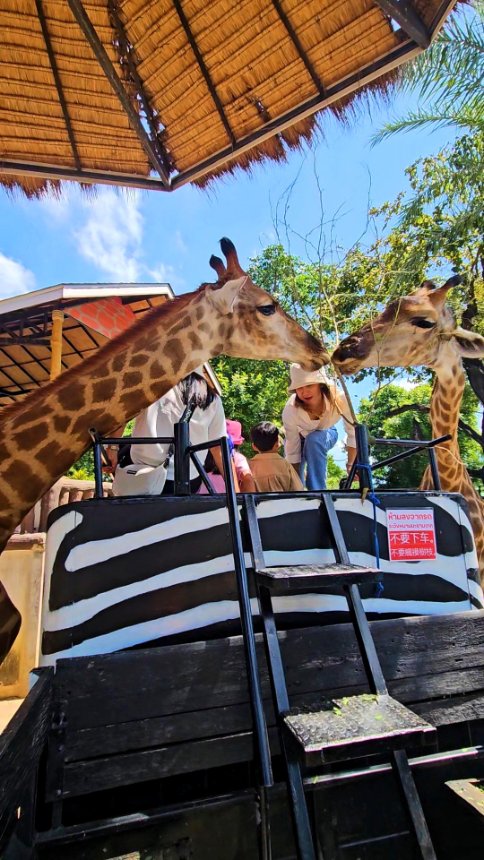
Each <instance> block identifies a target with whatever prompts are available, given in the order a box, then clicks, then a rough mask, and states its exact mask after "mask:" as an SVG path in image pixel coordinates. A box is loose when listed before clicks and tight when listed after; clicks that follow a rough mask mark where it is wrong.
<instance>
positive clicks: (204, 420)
mask: <svg viewBox="0 0 484 860" xmlns="http://www.w3.org/2000/svg"><path fill="white" fill-rule="evenodd" d="M189 403H192V404H194V405H195V408H194V410H193V413H192V416H191V418H190V424H189V435H190V443H191V444H192V445H198V444H200V443H202V442H211V441H213V440H214V439H220V438H221V437H222V436H226V435H227V430H226V426H225V414H224V408H223V405H222V401H221V399H220V397H219V395H218V394H217V392H216V391H215V390H214V389H213V388H212V387H211V386H210V385H209V384H208V383H207V380H206V378H205V376H204V374H203V368H202V367H200V368H197V369H196V370H195V371H193V373H190V374H188V376H186V377H185V378H184V379H182V380H181V381H180V382H179V383H178V384H177V385H175V386H174V388H171V389H170V391H167V393H166V394H164V395H163V397H160V399H159V400H156V401H155V403H152V404H151V406H148V407H147V408H146V409H144V410H143V412H141V413H140V414H139V415H138V417H137V418H136V421H135V424H134V428H133V432H132V436H155V437H156V436H166V437H172V436H173V426H174V424H176V423H177V422H178V421H179V420H180V418H181V416H182V415H183V413H184V411H185V409H186V407H187V405H188V404H189ZM168 450H169V445H163V444H161V443H152V444H146V443H145V444H142V443H138V444H137V443H136V442H133V443H132V444H131V451H130V455H131V460H132V462H133V463H135V464H144V465H147V466H159V465H160V464H161V463H163V462H164V461H165V459H166V457H167V455H168ZM211 450H212V454H213V458H214V460H215V462H216V464H217V467H218V469H219V471H220V474H221V475H223V474H224V470H223V465H222V455H221V451H220V448H218V447H215V448H212V449H211ZM201 483H202V481H201V478H200V476H199V475H198V472H197V469H196V467H195V465H194V464H193V463H192V462H191V461H190V490H191V492H192V493H196V492H197V491H198V489H199V488H200V485H201ZM174 488H175V472H174V457H170V460H169V462H168V466H167V475H166V482H165V486H164V488H163V492H162V495H171V494H173V492H174Z"/></svg>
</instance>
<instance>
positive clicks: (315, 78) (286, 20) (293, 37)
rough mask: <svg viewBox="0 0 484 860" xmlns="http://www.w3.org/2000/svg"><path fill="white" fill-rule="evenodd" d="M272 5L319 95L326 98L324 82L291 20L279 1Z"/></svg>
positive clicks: (276, 0)
mask: <svg viewBox="0 0 484 860" xmlns="http://www.w3.org/2000/svg"><path fill="white" fill-rule="evenodd" d="M272 5H273V6H274V9H275V10H276V12H277V14H278V16H279V18H280V19H281V21H282V23H283V24H284V27H285V28H286V30H287V33H288V35H289V38H290V40H291V42H292V43H293V45H294V47H295V49H296V51H297V53H298V54H299V56H300V58H301V60H302V61H303V63H304V65H305V67H306V70H307V71H308V73H309V75H310V77H311V79H312V81H313V84H314V86H315V87H316V89H317V91H318V93H320V94H321V95H322V96H324V86H323V84H322V81H321V80H320V78H319V77H318V75H317V74H316V71H315V70H314V68H313V65H312V63H311V61H310V59H309V57H308V55H307V54H306V51H305V50H304V48H303V46H302V44H301V42H300V41H299V37H298V35H297V33H296V31H295V30H294V28H293V26H292V24H291V22H290V20H289V18H288V17H287V15H286V13H285V12H284V9H283V8H282V6H281V4H280V2H279V0H272Z"/></svg>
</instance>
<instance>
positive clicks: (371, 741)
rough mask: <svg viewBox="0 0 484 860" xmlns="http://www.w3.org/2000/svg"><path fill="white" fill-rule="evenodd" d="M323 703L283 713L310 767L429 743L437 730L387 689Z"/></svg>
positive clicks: (285, 721) (287, 725)
mask: <svg viewBox="0 0 484 860" xmlns="http://www.w3.org/2000/svg"><path fill="white" fill-rule="evenodd" d="M322 705H323V707H322V708H321V709H320V710H317V711H316V710H314V711H310V712H309V713H289V714H287V715H286V716H285V717H284V723H285V725H286V727H287V729H288V730H289V732H290V734H291V737H292V738H293V739H294V740H295V741H296V742H297V745H298V747H299V752H300V754H302V755H303V756H304V759H305V763H306V765H307V766H309V767H311V766H315V765H317V764H321V762H325V761H338V760H341V759H343V758H349V757H354V756H359V755H372V754H374V753H376V752H381V751H382V749H402V748H404V747H405V746H407V745H419V744H421V743H429V742H430V741H432V740H433V738H435V736H436V735H435V728H434V727H433V726H432V725H430V723H427V722H426V721H425V720H423V719H422V717H419V716H418V715H417V714H414V712H413V711H410V710H409V709H408V708H406V707H405V705H402V704H401V703H400V702H397V701H396V699H393V698H392V697H391V696H389V695H387V694H385V695H373V694H371V693H364V694H362V695H359V696H344V697H342V698H341V699H330V700H327V701H325V702H323V703H322Z"/></svg>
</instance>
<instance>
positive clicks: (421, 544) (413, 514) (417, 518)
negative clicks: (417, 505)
mask: <svg viewBox="0 0 484 860" xmlns="http://www.w3.org/2000/svg"><path fill="white" fill-rule="evenodd" d="M387 527H388V547H389V550H390V561H428V560H432V559H436V558H437V542H436V539H435V523H434V512H433V510H432V509H430V508H427V509H422V510H398V511H395V510H388V511H387Z"/></svg>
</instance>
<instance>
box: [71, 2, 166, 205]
mask: <svg viewBox="0 0 484 860" xmlns="http://www.w3.org/2000/svg"><path fill="white" fill-rule="evenodd" d="M68 3H69V6H70V9H71V12H72V14H73V15H74V18H75V19H76V21H77V23H78V24H79V27H80V28H81V30H82V32H83V33H84V36H85V37H86V40H87V41H88V42H89V44H90V46H91V48H92V50H93V52H94V55H95V57H96V59H97V61H98V63H99V65H100V66H101V68H102V70H103V72H104V74H105V75H106V78H107V79H108V81H109V83H110V84H111V86H112V88H113V90H114V92H115V93H116V95H117V97H118V99H119V101H120V102H121V105H122V107H123V108H124V111H125V113H126V114H127V116H128V119H129V122H130V124H131V127H132V129H133V130H134V131H135V132H136V134H137V136H138V140H139V142H140V143H141V146H142V147H143V149H144V151H145V153H146V155H147V157H148V160H149V161H150V163H151V165H152V167H153V168H154V169H155V170H156V171H157V173H158V174H159V176H160V178H161V181H162V183H163V184H164V185H165V186H166V187H167V188H169V187H170V177H169V175H168V173H167V171H166V170H165V166H164V164H163V161H162V158H161V157H160V155H159V153H158V152H157V151H156V147H157V141H152V140H151V138H150V137H149V136H148V134H147V133H146V131H145V129H144V127H143V124H142V122H141V120H140V118H139V116H138V113H137V112H136V110H135V109H134V107H133V105H132V104H131V101H130V99H129V96H128V94H127V92H126V90H125V88H124V86H123V83H122V81H121V79H120V77H119V75H118V73H117V72H116V69H115V68H114V66H113V64H112V62H111V60H110V59H109V57H108V55H107V53H106V51H105V49H104V45H103V44H102V42H101V40H100V39H99V36H98V35H97V33H96V31H95V29H94V27H93V25H92V23H91V20H90V18H89V17H88V15H87V13H86V10H85V9H84V6H83V5H82V2H81V0H68ZM81 181H82V180H81Z"/></svg>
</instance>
